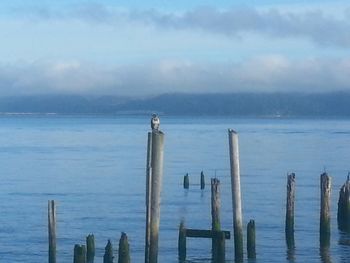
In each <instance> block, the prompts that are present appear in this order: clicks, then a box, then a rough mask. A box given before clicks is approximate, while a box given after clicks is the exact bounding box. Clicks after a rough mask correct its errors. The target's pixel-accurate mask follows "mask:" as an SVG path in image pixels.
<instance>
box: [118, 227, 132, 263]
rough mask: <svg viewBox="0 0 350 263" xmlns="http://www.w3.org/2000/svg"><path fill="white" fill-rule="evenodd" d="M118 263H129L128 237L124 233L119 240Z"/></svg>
mask: <svg viewBox="0 0 350 263" xmlns="http://www.w3.org/2000/svg"><path fill="white" fill-rule="evenodd" d="M118 263H130V251H129V242H128V236H127V235H126V234H125V233H124V232H123V233H122V235H121V237H120V240H119V254H118Z"/></svg>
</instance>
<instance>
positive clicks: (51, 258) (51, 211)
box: [48, 200, 56, 263]
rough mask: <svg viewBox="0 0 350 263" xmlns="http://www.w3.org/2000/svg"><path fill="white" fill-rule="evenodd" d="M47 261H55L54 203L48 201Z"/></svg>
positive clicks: (51, 262)
mask: <svg viewBox="0 0 350 263" xmlns="http://www.w3.org/2000/svg"><path fill="white" fill-rule="evenodd" d="M48 232H49V263H56V205H55V201H54V200H50V201H49V202H48Z"/></svg>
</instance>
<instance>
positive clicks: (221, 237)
mask: <svg viewBox="0 0 350 263" xmlns="http://www.w3.org/2000/svg"><path fill="white" fill-rule="evenodd" d="M216 240H217V258H216V261H214V262H215V263H216V262H217V263H224V262H225V232H224V231H219V232H217V237H216Z"/></svg>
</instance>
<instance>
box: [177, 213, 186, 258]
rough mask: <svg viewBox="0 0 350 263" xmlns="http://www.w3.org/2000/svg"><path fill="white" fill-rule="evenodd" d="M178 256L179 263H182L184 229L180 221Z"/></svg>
mask: <svg viewBox="0 0 350 263" xmlns="http://www.w3.org/2000/svg"><path fill="white" fill-rule="evenodd" d="M178 256H179V261H180V262H184V261H185V260H186V228H185V222H184V221H183V220H182V221H181V223H180V227H179V239H178Z"/></svg>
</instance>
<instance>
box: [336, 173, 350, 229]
mask: <svg viewBox="0 0 350 263" xmlns="http://www.w3.org/2000/svg"><path fill="white" fill-rule="evenodd" d="M349 177H350V175H348V178H347V180H346V182H345V183H344V184H343V186H342V187H341V188H340V191H339V200H338V213H337V221H338V229H339V230H341V231H344V232H350V178H349Z"/></svg>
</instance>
